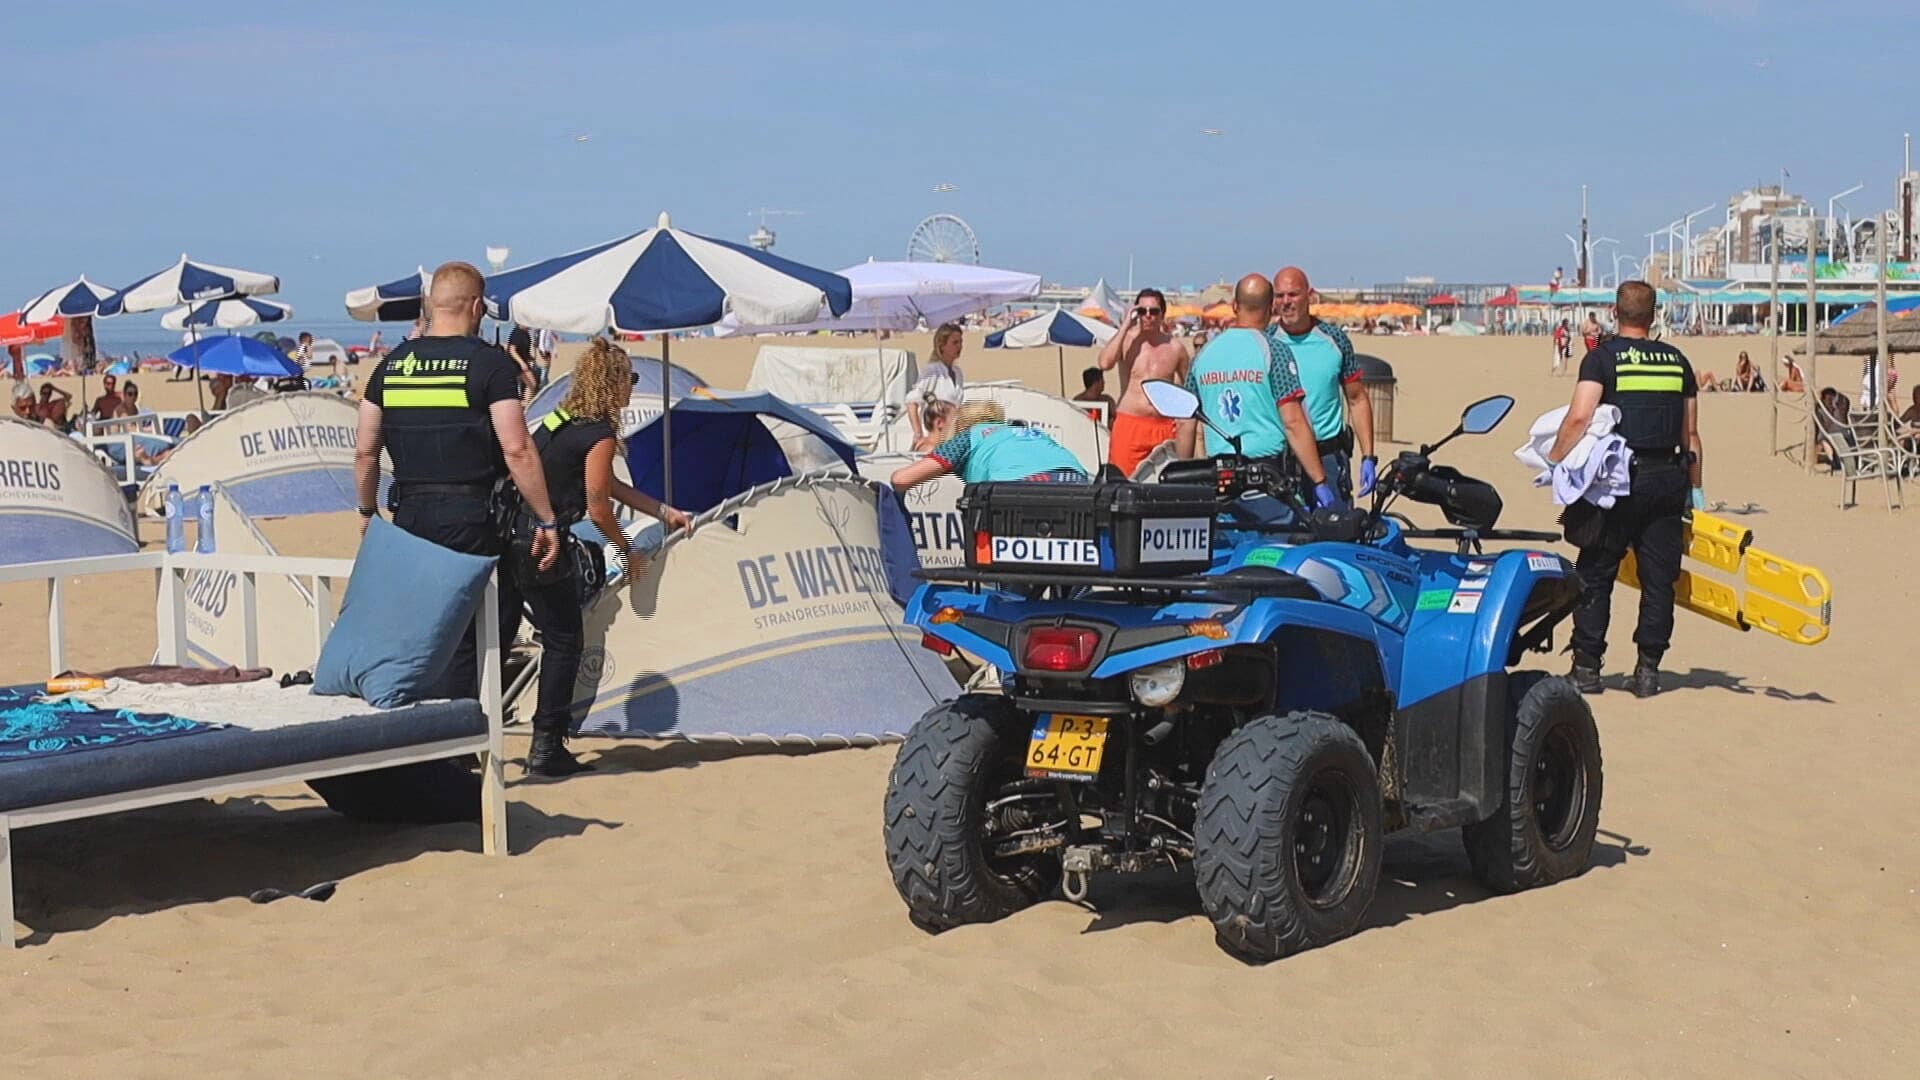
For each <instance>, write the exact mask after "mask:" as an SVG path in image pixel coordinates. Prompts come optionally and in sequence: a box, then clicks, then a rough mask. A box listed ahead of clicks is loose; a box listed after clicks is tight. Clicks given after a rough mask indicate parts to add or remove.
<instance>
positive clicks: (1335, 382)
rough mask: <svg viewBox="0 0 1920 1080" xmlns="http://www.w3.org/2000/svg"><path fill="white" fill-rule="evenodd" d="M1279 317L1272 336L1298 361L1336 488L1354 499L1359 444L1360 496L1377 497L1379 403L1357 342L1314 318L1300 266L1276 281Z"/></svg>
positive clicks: (1318, 439)
mask: <svg viewBox="0 0 1920 1080" xmlns="http://www.w3.org/2000/svg"><path fill="white" fill-rule="evenodd" d="M1273 313H1274V315H1275V317H1276V319H1277V321H1276V323H1275V325H1274V326H1273V327H1272V328H1271V329H1269V330H1268V331H1267V335H1268V336H1269V337H1270V338H1272V339H1273V342H1274V344H1275V346H1276V348H1277V349H1278V351H1280V352H1281V353H1282V354H1283V355H1289V356H1291V358H1292V362H1293V368H1294V371H1295V373H1296V374H1297V375H1298V376H1299V379H1300V388H1301V389H1302V390H1304V391H1306V394H1307V401H1306V408H1307V417H1308V419H1310V420H1312V421H1313V438H1314V442H1315V443H1316V444H1317V445H1318V447H1319V450H1320V460H1321V461H1323V462H1325V463H1326V467H1327V475H1328V476H1329V477H1331V478H1332V480H1333V486H1334V488H1335V489H1336V490H1337V491H1339V492H1340V494H1341V496H1342V497H1348V496H1351V495H1352V494H1353V450H1354V444H1355V443H1358V444H1359V447H1360V454H1361V458H1360V494H1361V495H1371V494H1373V483H1374V480H1375V479H1376V477H1377V475H1378V473H1379V461H1378V459H1376V458H1375V457H1374V456H1373V402H1372V400H1371V399H1369V398H1368V397H1367V388H1366V387H1365V386H1363V385H1362V384H1361V382H1360V365H1359V364H1358V363H1356V362H1355V361H1354V358H1353V342H1352V340H1351V339H1349V338H1348V337H1347V332H1346V331H1345V330H1342V329H1340V328H1339V327H1337V326H1333V325H1331V324H1328V323H1323V322H1321V321H1320V320H1319V319H1316V318H1314V317H1313V285H1312V284H1311V283H1309V282H1308V281H1307V272H1306V271H1304V270H1302V269H1300V268H1299V267H1297V266H1289V267H1286V268H1285V269H1283V270H1281V271H1280V272H1279V273H1277V274H1275V275H1273ZM1349 420H1351V425H1349Z"/></svg>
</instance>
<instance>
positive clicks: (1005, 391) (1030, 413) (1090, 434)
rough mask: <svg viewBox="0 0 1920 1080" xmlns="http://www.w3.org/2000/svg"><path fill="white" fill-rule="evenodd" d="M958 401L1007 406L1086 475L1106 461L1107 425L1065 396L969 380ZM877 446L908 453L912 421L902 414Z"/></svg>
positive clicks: (1010, 414)
mask: <svg viewBox="0 0 1920 1080" xmlns="http://www.w3.org/2000/svg"><path fill="white" fill-rule="evenodd" d="M1109 332H1111V330H1109ZM960 397H961V401H962V402H963V403H964V402H969V401H997V402H999V403H1000V407H1001V408H1002V409H1005V410H1006V413H1007V419H1008V420H1009V421H1014V422H1018V423H1022V424H1027V425H1029V426H1031V427H1036V428H1039V429H1040V430H1041V431H1044V432H1046V433H1047V434H1048V435H1051V436H1053V439H1054V441H1055V442H1058V443H1059V444H1060V445H1061V446H1064V447H1066V448H1067V450H1069V451H1070V452H1072V454H1073V456H1074V457H1077V458H1079V459H1080V467H1081V468H1083V469H1085V470H1087V475H1089V476H1096V475H1098V474H1099V472H1100V466H1102V465H1104V464H1106V461H1107V429H1106V426H1105V425H1103V424H1101V423H1100V422H1099V421H1097V420H1095V419H1094V418H1093V417H1091V416H1089V415H1088V414H1087V413H1086V412H1085V411H1083V410H1082V409H1081V408H1080V406H1079V405H1077V404H1075V403H1074V402H1071V401H1068V400H1067V399H1066V398H1063V397H1057V396H1055V395H1053V394H1049V393H1046V392H1045V391H1041V390H1033V389H1030V388H1028V387H1025V386H1019V385H1017V384H1013V383H969V384H967V386H966V388H965V389H963V390H962V391H961V394H960ZM876 450H877V451H879V452H882V453H887V452H891V453H898V454H904V453H909V452H911V451H912V450H913V424H912V422H911V421H910V420H909V419H908V418H907V417H906V416H905V415H902V416H901V417H900V418H899V419H898V420H896V421H894V423H893V426H892V427H890V428H888V429H887V433H886V436H885V437H884V438H883V439H882V440H881V442H880V445H879V446H878V447H876Z"/></svg>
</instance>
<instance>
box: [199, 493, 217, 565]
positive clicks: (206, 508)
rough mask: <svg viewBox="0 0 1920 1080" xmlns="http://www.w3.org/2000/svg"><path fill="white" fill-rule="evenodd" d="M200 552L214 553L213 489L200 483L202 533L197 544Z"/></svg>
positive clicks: (203, 553) (204, 553)
mask: <svg viewBox="0 0 1920 1080" xmlns="http://www.w3.org/2000/svg"><path fill="white" fill-rule="evenodd" d="M196 547H197V548H198V550H199V552H200V554H202V555H211V554H213V489H212V488H210V487H208V486H207V485H205V484H201V485H200V535H199V537H198V542H197V544H196Z"/></svg>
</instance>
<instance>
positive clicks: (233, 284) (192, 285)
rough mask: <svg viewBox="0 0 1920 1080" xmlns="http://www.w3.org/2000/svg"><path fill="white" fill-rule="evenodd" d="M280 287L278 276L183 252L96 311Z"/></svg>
mask: <svg viewBox="0 0 1920 1080" xmlns="http://www.w3.org/2000/svg"><path fill="white" fill-rule="evenodd" d="M279 291H280V279H279V278H277V277H274V276H273V275H272V274H261V273H256V272H254V271H252V270H234V269H231V268H228V267H225V266H215V265H213V264H212V263H201V262H194V261H193V260H191V259H189V258H187V257H186V256H185V255H182V256H180V261H179V262H176V263H174V264H173V265H172V266H169V267H167V268H166V269H165V270H162V271H160V272H158V273H154V274H148V275H147V276H146V277H143V278H141V279H140V280H139V281H136V282H134V283H133V284H131V285H129V286H127V287H126V288H124V289H121V290H120V294H119V295H118V296H116V297H114V298H113V299H112V300H110V301H108V302H107V303H106V304H104V305H102V307H101V309H100V314H102V315H119V314H122V313H127V314H133V313H137V312H142V311H160V310H162V309H165V308H170V307H177V306H179V305H181V304H195V303H199V302H200V301H202V300H225V299H230V298H233V297H237V296H260V295H263V294H265V293H275V292H279Z"/></svg>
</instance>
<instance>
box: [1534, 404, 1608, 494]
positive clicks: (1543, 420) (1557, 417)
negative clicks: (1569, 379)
mask: <svg viewBox="0 0 1920 1080" xmlns="http://www.w3.org/2000/svg"><path fill="white" fill-rule="evenodd" d="M1566 418H1567V406H1565V405H1562V406H1560V407H1559V408H1557V409H1555V410H1553V411H1552V412H1550V413H1547V414H1546V415H1544V416H1542V417H1540V419H1538V420H1535V421H1534V422H1533V426H1532V427H1530V428H1528V429H1527V441H1526V444H1525V445H1524V446H1522V447H1520V449H1518V450H1515V451H1514V452H1513V456H1514V457H1516V458H1518V459H1520V464H1522V465H1525V466H1527V467H1528V468H1530V469H1541V470H1545V469H1546V468H1547V467H1548V466H1547V451H1549V450H1551V449H1553V441H1554V439H1555V438H1557V437H1558V436H1559V434H1560V425H1561V424H1562V423H1563V422H1565V420H1566ZM1619 423H1620V409H1619V407H1618V406H1616V405H1602V406H1600V407H1599V408H1597V409H1595V410H1593V419H1592V420H1590V421H1588V423H1587V433H1586V434H1585V435H1583V436H1581V437H1580V441H1579V442H1577V443H1574V444H1573V449H1571V450H1569V451H1567V456H1566V457H1565V458H1564V459H1563V460H1562V461H1561V462H1560V464H1562V465H1566V466H1570V467H1572V468H1576V469H1577V468H1579V467H1581V466H1582V465H1584V464H1585V463H1586V460H1587V455H1588V454H1591V453H1593V448H1594V446H1595V445H1596V444H1597V443H1599V441H1600V440H1601V439H1602V438H1604V437H1606V436H1608V435H1611V434H1613V429H1614V428H1615V427H1617V426H1618V425H1619ZM1536 484H1537V486H1540V487H1545V486H1546V484H1547V481H1545V480H1538V481H1536Z"/></svg>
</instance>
